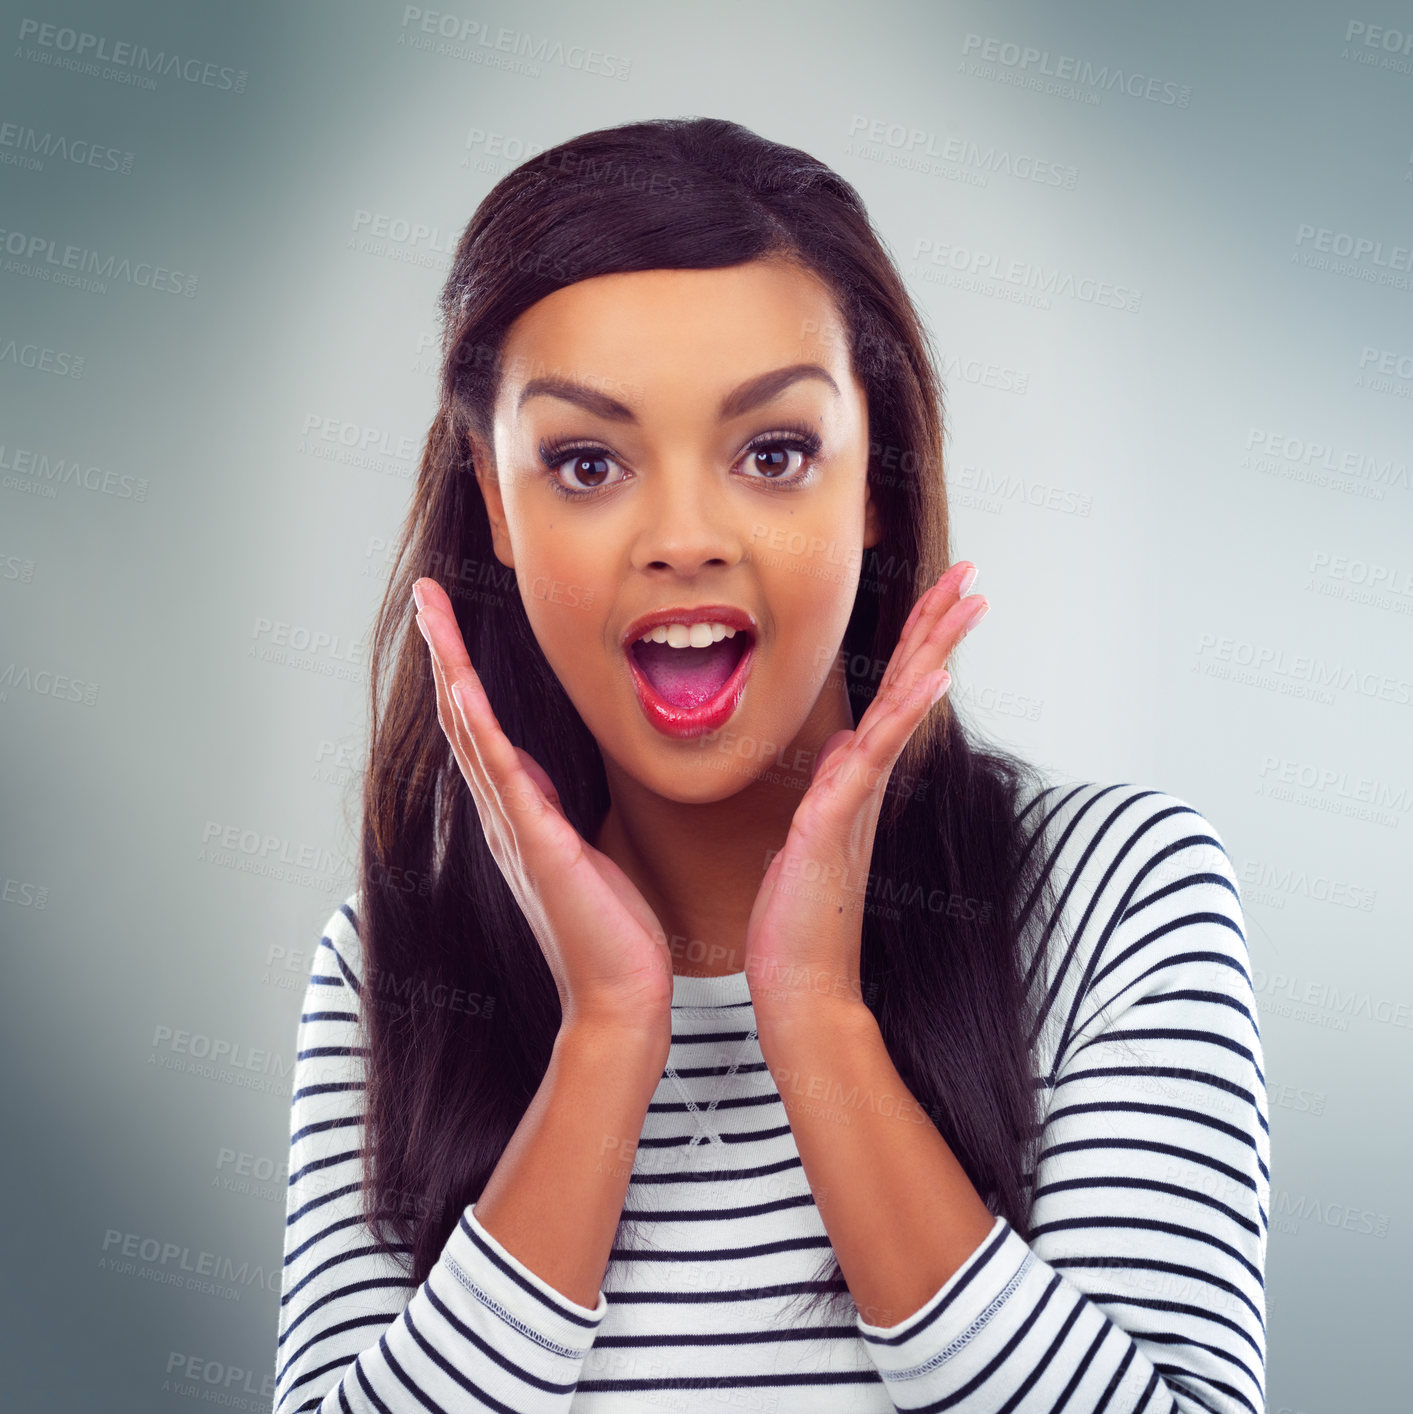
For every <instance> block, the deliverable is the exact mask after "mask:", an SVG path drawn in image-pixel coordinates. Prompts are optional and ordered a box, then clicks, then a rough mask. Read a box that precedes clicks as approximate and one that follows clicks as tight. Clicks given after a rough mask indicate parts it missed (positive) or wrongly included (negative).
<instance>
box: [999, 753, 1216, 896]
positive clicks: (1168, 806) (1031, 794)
mask: <svg viewBox="0 0 1413 1414" xmlns="http://www.w3.org/2000/svg"><path fill="white" fill-rule="evenodd" d="M1018 817H1019V819H1020V820H1021V822H1022V825H1023V827H1024V829H1025V836H1026V839H1027V842H1028V848H1030V849H1031V850H1036V849H1038V850H1040V851H1041V857H1042V859H1043V860H1045V861H1046V864H1047V867H1048V869H1049V871H1050V872H1051V873H1052V874H1053V875H1054V876H1055V877H1056V878H1057V880H1058V881H1059V882H1060V883H1061V886H1062V887H1063V885H1064V883H1065V882H1067V881H1069V880H1071V879H1075V880H1079V881H1081V882H1083V883H1087V884H1090V885H1092V886H1095V887H1097V886H1098V885H1100V884H1106V885H1109V886H1112V884H1113V883H1114V882H1116V881H1121V882H1123V883H1132V882H1134V881H1135V880H1136V879H1138V878H1139V877H1142V878H1143V879H1145V880H1146V881H1147V882H1149V883H1150V884H1151V883H1156V882H1160V881H1166V882H1175V881H1176V880H1177V879H1179V878H1186V879H1190V877H1191V876H1192V875H1194V874H1212V875H1215V876H1218V878H1220V879H1222V880H1224V881H1225V883H1226V884H1227V885H1229V886H1230V890H1231V892H1232V893H1233V894H1235V893H1236V870H1235V866H1234V865H1233V863H1232V860H1231V856H1230V855H1229V854H1228V853H1227V848H1226V841H1225V840H1224V838H1223V836H1222V835H1221V833H1220V831H1219V830H1218V829H1217V826H1216V825H1215V824H1213V822H1212V821H1211V820H1210V819H1209V818H1208V817H1207V815H1206V814H1205V813H1204V812H1203V811H1202V810H1200V809H1199V808H1198V807H1197V806H1195V805H1193V804H1192V803H1191V802H1190V801H1189V800H1187V799H1185V798H1184V797H1183V796H1180V795H1176V794H1174V793H1173V792H1171V791H1166V790H1162V789H1160V788H1158V787H1154V786H1149V785H1144V784H1135V783H1132V782H1129V781H1119V782H1103V781H1082V780H1062V779H1057V778H1056V777H1054V776H1045V777H1042V778H1040V779H1039V780H1038V782H1036V783H1032V784H1031V785H1029V786H1027V787H1026V788H1025V789H1024V790H1023V791H1022V792H1021V795H1020V799H1019V801H1018ZM1210 882H1215V880H1212V881H1210ZM1219 886H1220V885H1219Z"/></svg>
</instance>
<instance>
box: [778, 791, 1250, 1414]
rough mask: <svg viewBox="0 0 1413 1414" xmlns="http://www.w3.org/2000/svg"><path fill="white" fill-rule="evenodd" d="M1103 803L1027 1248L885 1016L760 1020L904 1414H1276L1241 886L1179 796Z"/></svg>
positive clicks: (1071, 868)
mask: <svg viewBox="0 0 1413 1414" xmlns="http://www.w3.org/2000/svg"><path fill="white" fill-rule="evenodd" d="M1084 794H1085V795H1086V796H1087V797H1088V803H1087V804H1086V805H1085V806H1084V809H1083V810H1079V809H1078V807H1076V810H1077V813H1079V814H1080V815H1084V816H1085V818H1084V819H1082V820H1081V821H1080V822H1079V826H1078V828H1077V829H1076V830H1075V832H1074V836H1073V839H1072V841H1071V845H1070V851H1069V853H1068V854H1067V856H1066V857H1065V858H1064V859H1063V860H1062V861H1061V864H1062V869H1061V873H1062V877H1063V878H1064V879H1065V880H1073V881H1075V882H1076V883H1077V884H1078V888H1077V890H1076V893H1075V899H1076V902H1073V903H1071V904H1070V909H1071V911H1072V914H1073V916H1074V917H1075V918H1076V919H1078V920H1079V923H1078V927H1077V929H1076V937H1075V938H1074V948H1073V951H1072V952H1070V953H1068V954H1067V955H1064V956H1062V957H1060V958H1057V959H1056V960H1055V963H1054V967H1053V969H1052V972H1053V975H1052V976H1051V977H1050V978H1049V981H1050V984H1051V989H1052V991H1051V1003H1050V1006H1049V1013H1048V1020H1049V1023H1050V1032H1051V1035H1052V1038H1053V1042H1054V1044H1053V1050H1054V1054H1055V1057H1056V1060H1055V1064H1054V1067H1053V1069H1052V1070H1051V1072H1050V1074H1049V1075H1048V1076H1047V1077H1046V1081H1047V1087H1048V1090H1049V1096H1050V1098H1049V1106H1048V1114H1047V1118H1046V1123H1045V1126H1044V1131H1043V1136H1042V1140H1041V1145H1040V1150H1039V1162H1038V1166H1037V1173H1036V1175H1035V1186H1034V1190H1033V1198H1034V1207H1033V1210H1032V1214H1031V1222H1032V1228H1033V1230H1032V1232H1031V1236H1030V1242H1029V1244H1027V1243H1026V1242H1024V1241H1023V1240H1022V1239H1021V1237H1020V1235H1019V1234H1018V1233H1017V1232H1016V1231H1015V1230H1014V1229H1013V1228H1012V1227H1011V1226H1010V1224H1009V1223H1007V1222H1006V1221H1005V1220H1004V1219H1001V1218H995V1219H990V1218H989V1217H988V1216H987V1214H986V1210H985V1209H984V1207H982V1206H981V1200H980V1198H979V1197H978V1195H977V1194H976V1192H975V1189H974V1188H972V1187H971V1185H970V1183H969V1182H968V1181H967V1179H966V1178H965V1175H964V1174H962V1173H961V1172H960V1169H959V1167H958V1165H957V1163H956V1160H955V1159H954V1158H953V1156H952V1154H951V1152H950V1150H949V1149H948V1148H947V1146H946V1144H945V1143H944V1142H943V1141H942V1139H941V1137H940V1136H939V1135H937V1134H936V1132H935V1131H932V1132H930V1133H929V1132H928V1131H927V1130H925V1129H924V1128H923V1127H922V1126H921V1125H920V1124H918V1123H915V1122H913V1121H914V1120H916V1119H917V1118H918V1117H919V1114H920V1112H918V1111H917V1110H916V1109H915V1108H913V1109H912V1110H911V1112H909V1102H910V1103H911V1105H912V1106H915V1103H916V1102H915V1101H914V1100H913V1099H912V1097H911V1096H910V1095H909V1094H908V1092H907V1091H906V1090H905V1089H904V1088H903V1084H902V1081H901V1080H900V1079H899V1077H898V1074H897V1071H896V1069H895V1068H894V1067H893V1065H892V1062H891V1060H890V1059H889V1058H888V1056H887V1052H886V1050H885V1049H884V1048H883V1046H882V1041H881V1037H880V1036H879V1034H878V1031H877V1027H876V1025H874V1026H870V1025H867V1024H865V1023H864V1021H863V1019H862V1018H859V1017H857V1015H856V1014H854V1013H851V1012H847V1006H846V1004H843V1003H840V1004H837V1006H838V1007H844V1008H845V1013H846V1014H841V1012H840V1011H839V1010H838V1009H837V1008H836V1010H834V1011H830V1012H822V1013H819V1024H817V1025H811V1024H810V1022H809V1019H808V1017H804V1018H801V1017H799V1016H794V1017H792V1018H791V1019H790V1020H788V1021H787V1022H786V1024H784V1025H783V1026H778V1027H772V1025H771V1021H772V1018H770V1017H768V1016H762V1017H761V1018H760V1026H761V1047H762V1051H763V1053H764V1054H765V1056H766V1059H767V1062H768V1063H769V1065H770V1068H771V1071H772V1073H773V1074H774V1075H775V1077H776V1081H777V1085H778V1086H779V1087H780V1089H781V1092H782V1096H784V1097H785V1100H786V1107H787V1112H788V1113H789V1116H790V1124H791V1127H792V1129H793V1130H794V1132H795V1136H796V1142H797V1145H798V1147H799V1150H800V1157H801V1162H802V1163H803V1165H804V1169H805V1173H806V1175H807V1177H808V1178H809V1181H810V1185H811V1187H812V1188H813V1189H814V1190H815V1192H816V1194H817V1201H818V1204H819V1210H820V1216H821V1218H822V1220H823V1221H824V1224H825V1227H826V1229H827V1231H828V1232H829V1236H830V1241H831V1243H832V1245H833V1247H834V1249H835V1252H836V1255H837V1256H838V1258H839V1264H840V1267H841V1269H842V1271H843V1273H844V1276H845V1279H846V1281H847V1282H848V1284H849V1287H850V1290H851V1292H852V1293H853V1294H854V1298H855V1302H856V1304H857V1306H858V1307H859V1315H858V1322H857V1323H858V1327H859V1332H860V1334H861V1335H862V1336H863V1338H864V1340H865V1342H866V1344H867V1346H868V1349H869V1352H870V1354H871V1355H872V1357H873V1359H874V1362H875V1363H876V1365H877V1366H878V1369H879V1372H880V1374H882V1376H883V1377H884V1381H885V1383H886V1384H887V1386H888V1389H889V1393H890V1395H891V1396H892V1397H893V1399H894V1402H895V1403H896V1404H897V1405H898V1406H899V1407H900V1408H944V1407H945V1408H948V1409H955V1410H958V1411H963V1410H965V1411H976V1414H982V1411H987V1414H989V1412H990V1411H994V1410H997V1409H1002V1408H1005V1409H1011V1408H1014V1409H1017V1410H1022V1409H1024V1410H1030V1409H1032V1408H1034V1409H1037V1410H1038V1409H1042V1408H1043V1409H1047V1410H1048V1409H1051V1408H1052V1407H1055V1408H1058V1407H1063V1408H1064V1409H1065V1410H1066V1414H1092V1411H1095V1410H1098V1409H1104V1410H1106V1411H1108V1414H1137V1411H1145V1412H1146V1411H1150V1410H1151V1411H1163V1414H1168V1411H1171V1410H1180V1411H1184V1414H1200V1412H1201V1411H1220V1414H1261V1411H1262V1410H1264V1408H1265V1395H1264V1386H1265V1358H1266V1334H1265V1301H1264V1269H1265V1256H1266V1224H1267V1213H1268V1210H1269V1195H1270V1174H1269V1167H1268V1165H1269V1157H1270V1150H1269V1129H1268V1125H1267V1116H1266V1101H1265V1077H1264V1075H1263V1073H1262V1054H1261V1042H1260V1036H1259V1034H1258V1031H1257V1025H1256V1011H1255V999H1254V996H1253V994H1252V990H1251V983H1250V977H1249V971H1248V968H1249V963H1248V960H1247V952H1246V944H1245V939H1244V937H1243V933H1242V914H1241V906H1240V903H1239V900H1238V895H1237V890H1236V880H1235V875H1234V873H1233V871H1232V868H1231V865H1230V861H1229V860H1228V859H1227V856H1226V854H1225V852H1224V850H1223V849H1222V846H1221V842H1220V839H1219V837H1218V836H1217V835H1216V832H1215V831H1214V830H1213V829H1212V827H1211V826H1210V824H1208V822H1207V821H1206V820H1204V819H1203V818H1202V816H1201V815H1199V814H1198V813H1197V812H1196V811H1194V810H1192V809H1191V807H1189V806H1187V805H1186V804H1185V803H1184V802H1182V801H1180V800H1177V799H1176V798H1175V797H1172V796H1169V795H1165V794H1162V793H1159V792H1152V791H1149V792H1140V791H1137V790H1135V789H1134V788H1132V787H1119V788H1115V789H1113V790H1112V791H1110V792H1102V791H1101V792H1097V793H1096V792H1095V791H1094V790H1093V788H1090V789H1088V790H1087V791H1086V792H1084ZM1085 812H1088V813H1087V814H1086V813H1085ZM1091 842H1092V844H1093V850H1092V852H1090V851H1089V850H1088V849H1087V848H1086V849H1085V851H1084V853H1083V856H1082V857H1081V854H1080V851H1081V848H1082V847H1084V846H1087V845H1088V844H1089V843H1091ZM1081 912H1082V915H1083V916H1082V918H1081ZM868 1022H870V1023H871V1022H872V1018H871V1017H869V1018H868ZM855 1023H857V1024H855ZM900 1110H901V1111H902V1112H901V1113H900V1112H899V1111H900ZM844 1119H847V1120H848V1123H847V1124H846V1123H843V1122H842V1120H844Z"/></svg>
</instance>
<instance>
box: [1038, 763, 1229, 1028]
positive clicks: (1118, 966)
mask: <svg viewBox="0 0 1413 1414" xmlns="http://www.w3.org/2000/svg"><path fill="white" fill-rule="evenodd" d="M1020 818H1021V819H1022V821H1023V822H1024V824H1025V825H1026V826H1027V827H1028V832H1027V839H1028V847H1029V848H1030V849H1031V850H1038V851H1039V854H1040V860H1041V864H1042V871H1043V873H1044V875H1045V876H1046V878H1047V879H1048V882H1049V884H1050V891H1049V900H1050V904H1049V906H1050V909H1051V914H1050V916H1049V917H1048V918H1046V919H1045V920H1044V921H1045V925H1046V926H1045V928H1044V930H1043V931H1044V935H1045V937H1046V941H1047V957H1046V967H1045V969H1044V976H1045V993H1046V996H1047V1005H1046V1008H1045V1010H1046V1011H1047V1013H1052V1014H1053V1013H1061V1014H1067V1016H1068V1018H1069V1021H1070V1026H1071V1027H1072V1026H1073V1025H1074V1023H1075V1019H1076V1017H1077V1016H1078V1015H1080V1014H1083V1015H1096V1016H1097V1012H1099V1011H1101V1010H1102V1011H1108V1010H1109V1009H1110V1008H1112V1007H1114V1006H1115V1005H1131V1004H1132V1003H1133V1002H1134V1001H1137V1000H1139V999H1141V998H1142V997H1143V996H1145V995H1149V994H1152V993H1154V992H1156V991H1160V990H1162V989H1164V988H1165V987H1166V988H1171V987H1172V986H1174V985H1177V984H1178V982H1179V980H1180V981H1181V984H1182V985H1184V986H1187V987H1194V986H1195V987H1199V988H1205V989H1209V990H1211V991H1213V992H1214V993H1220V994H1223V995H1226V996H1229V997H1231V998H1233V999H1236V1000H1239V1001H1240V1003H1241V1005H1242V1009H1243V1010H1247V1011H1248V1012H1251V1013H1252V1014H1253V1017H1254V1011H1253V1008H1254V999H1253V998H1252V996H1251V979H1250V961H1249V954H1248V950H1247V944H1246V935H1245V923H1244V917H1243V913H1242V907H1241V895H1240V891H1239V888H1238V883H1237V871H1236V869H1235V866H1234V865H1233V863H1232V860H1231V857H1230V856H1229V854H1228V853H1227V849H1226V843H1225V841H1224V839H1223V837H1222V835H1221V833H1220V832H1219V830H1218V829H1217V827H1216V826H1215V825H1214V824H1213V823H1212V821H1211V820H1210V819H1208V817H1207V816H1206V814H1204V813H1203V811H1202V810H1200V809H1198V808H1197V806H1195V805H1193V804H1192V803H1191V802H1190V801H1188V800H1187V799H1185V798H1184V797H1182V796H1180V795H1177V794H1175V793H1173V792H1171V791H1166V790H1162V789H1158V788H1156V787H1152V786H1147V785H1144V784H1135V783H1133V782H1128V781H1123V782H1103V781H1076V780H1056V779H1053V778H1052V779H1047V780H1046V781H1045V782H1044V783H1043V784H1042V785H1040V786H1039V787H1038V788H1036V787H1031V788H1030V789H1029V790H1028V791H1027V792H1026V795H1025V798H1024V799H1023V800H1022V801H1021V802H1020ZM1065 1029H1066V1030H1068V1029H1070V1028H1065ZM1055 1039H1056V1041H1057V1042H1059V1043H1061V1044H1063V1042H1064V1041H1065V1040H1066V1039H1068V1037H1067V1036H1065V1035H1063V1034H1061V1035H1059V1036H1057V1037H1056V1038H1055Z"/></svg>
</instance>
